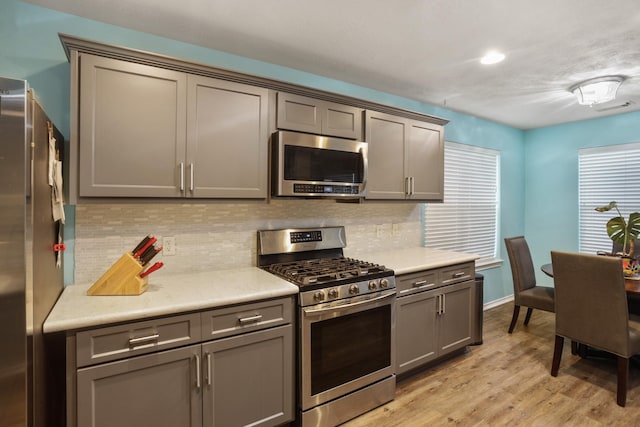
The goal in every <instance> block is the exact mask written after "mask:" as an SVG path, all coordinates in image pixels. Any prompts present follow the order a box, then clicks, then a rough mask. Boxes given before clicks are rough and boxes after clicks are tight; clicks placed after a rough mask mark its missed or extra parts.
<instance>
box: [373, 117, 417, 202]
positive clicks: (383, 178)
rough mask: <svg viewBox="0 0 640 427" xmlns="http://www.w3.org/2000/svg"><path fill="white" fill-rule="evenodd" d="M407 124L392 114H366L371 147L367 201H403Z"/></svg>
mask: <svg viewBox="0 0 640 427" xmlns="http://www.w3.org/2000/svg"><path fill="white" fill-rule="evenodd" d="M406 132H407V121H406V120H405V119H402V118H400V117H395V116H392V115H390V114H384V113H376V112H374V111H367V117H366V141H367V142H368V143H369V176H368V180H367V196H366V198H367V199H382V200H385V199H390V200H392V199H404V198H405V176H406V175H405V173H404V158H405V155H404V146H405V145H404V142H405V136H406Z"/></svg>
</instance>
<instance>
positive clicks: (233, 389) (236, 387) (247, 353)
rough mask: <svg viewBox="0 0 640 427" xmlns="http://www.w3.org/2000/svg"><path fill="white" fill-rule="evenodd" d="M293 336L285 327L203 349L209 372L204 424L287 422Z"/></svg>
mask: <svg viewBox="0 0 640 427" xmlns="http://www.w3.org/2000/svg"><path fill="white" fill-rule="evenodd" d="M292 334H293V332H292V328H291V325H286V326H279V327H277V328H272V329H267V330H265V331H259V332H252V333H248V334H244V335H240V336H236V337H231V338H223V339H220V340H216V341H213V342H211V343H208V344H204V345H203V346H202V351H203V359H204V361H205V366H206V369H207V370H208V372H207V373H206V374H205V376H204V377H205V381H204V393H203V395H204V407H203V414H204V416H203V418H204V422H203V425H204V426H217V427H226V426H247V425H251V426H274V425H280V424H282V423H285V422H288V421H290V420H291V415H292V414H293V395H292V388H293V387H292V386H293V376H292V375H293V372H292V370H291V366H293V353H292V351H291V349H292V346H293V344H292V339H293V335H292ZM209 378H211V380H209Z"/></svg>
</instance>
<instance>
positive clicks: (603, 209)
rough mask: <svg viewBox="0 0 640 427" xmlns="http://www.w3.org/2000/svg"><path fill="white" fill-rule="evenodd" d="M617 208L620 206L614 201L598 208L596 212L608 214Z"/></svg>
mask: <svg viewBox="0 0 640 427" xmlns="http://www.w3.org/2000/svg"><path fill="white" fill-rule="evenodd" d="M616 206H618V204H617V203H616V201H615V200H614V201H611V202H609V204H608V205H605V206H600V207H598V208H595V210H596V211H598V212H608V211H610V210H611V209H613V208H615V207H616Z"/></svg>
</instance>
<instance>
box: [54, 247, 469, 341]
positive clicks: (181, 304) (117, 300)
mask: <svg viewBox="0 0 640 427" xmlns="http://www.w3.org/2000/svg"><path fill="white" fill-rule="evenodd" d="M350 252H351V253H350ZM344 253H345V255H346V256H353V253H352V251H349V250H348V248H345V250H344ZM357 254H358V255H357V256H355V258H359V259H362V260H365V261H369V262H374V263H377V264H383V265H385V266H386V267H388V268H391V269H393V270H394V272H395V273H396V274H406V273H412V272H415V271H420V270H428V269H431V268H438V267H444V266H447V265H453V264H459V263H463V262H469V261H474V260H476V259H478V258H479V257H478V256H477V255H474V254H468V253H463V252H452V251H445V250H440V249H430V248H422V247H416V248H406V249H400V250H393V251H383V252H370V253H367V252H361V251H360V252H358V253H357ZM89 287H91V284H84V285H82V284H77V285H70V286H67V287H66V288H65V289H64V291H63V292H62V295H61V296H60V298H59V299H58V302H57V303H56V305H55V306H54V307H53V310H52V311H51V313H50V314H49V317H48V318H47V320H46V321H45V323H44V332H45V333H53V332H61V331H67V330H75V329H81V328H88V327H95V326H101V325H107V324H110V323H117V322H125V321H133V320H141V319H145V318H147V317H154V316H166V315H173V314H179V313H183V312H187V311H195V310H206V309H209V308H216V307H223V306H228V305H233V304H240V303H247V302H253V301H259V300H263V299H269V298H276V297H281V296H287V295H295V294H297V293H298V287H297V286H296V285H294V284H292V283H289V282H287V281H286V280H283V279H280V278H278V277H277V276H275V275H273V274H271V273H268V272H266V271H264V270H261V269H259V268H257V267H247V268H240V269H231V270H216V271H211V272H203V273H193V274H179V275H178V274H176V275H166V276H161V275H157V276H156V277H153V276H151V279H150V280H149V287H148V288H147V290H146V292H144V293H143V294H141V295H136V296H89V295H87V294H86V292H87V289H89Z"/></svg>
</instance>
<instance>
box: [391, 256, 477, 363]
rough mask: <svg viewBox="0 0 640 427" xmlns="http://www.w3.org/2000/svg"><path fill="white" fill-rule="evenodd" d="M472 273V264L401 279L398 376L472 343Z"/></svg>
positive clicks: (414, 274) (397, 311)
mask: <svg viewBox="0 0 640 427" xmlns="http://www.w3.org/2000/svg"><path fill="white" fill-rule="evenodd" d="M473 272H474V268H473V263H470V264H467V265H462V266H455V267H446V268H442V269H435V270H428V271H423V272H419V273H412V274H408V275H401V276H398V298H397V310H396V373H397V374H403V373H405V372H408V371H410V370H412V369H415V368H418V367H420V366H423V365H425V364H427V363H428V362H431V361H433V360H435V359H437V358H439V357H441V356H444V355H446V354H448V353H451V352H453V351H455V350H458V349H460V348H463V347H466V346H467V345H469V344H471V341H472V331H473V324H472V322H473V319H474V318H475V317H474V313H475V312H474V310H476V309H477V308H476V307H474V303H473V302H474V295H473V292H475V286H474V282H473V280H470V277H471V278H472V277H474V274H473ZM454 276H455V277H454Z"/></svg>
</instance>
